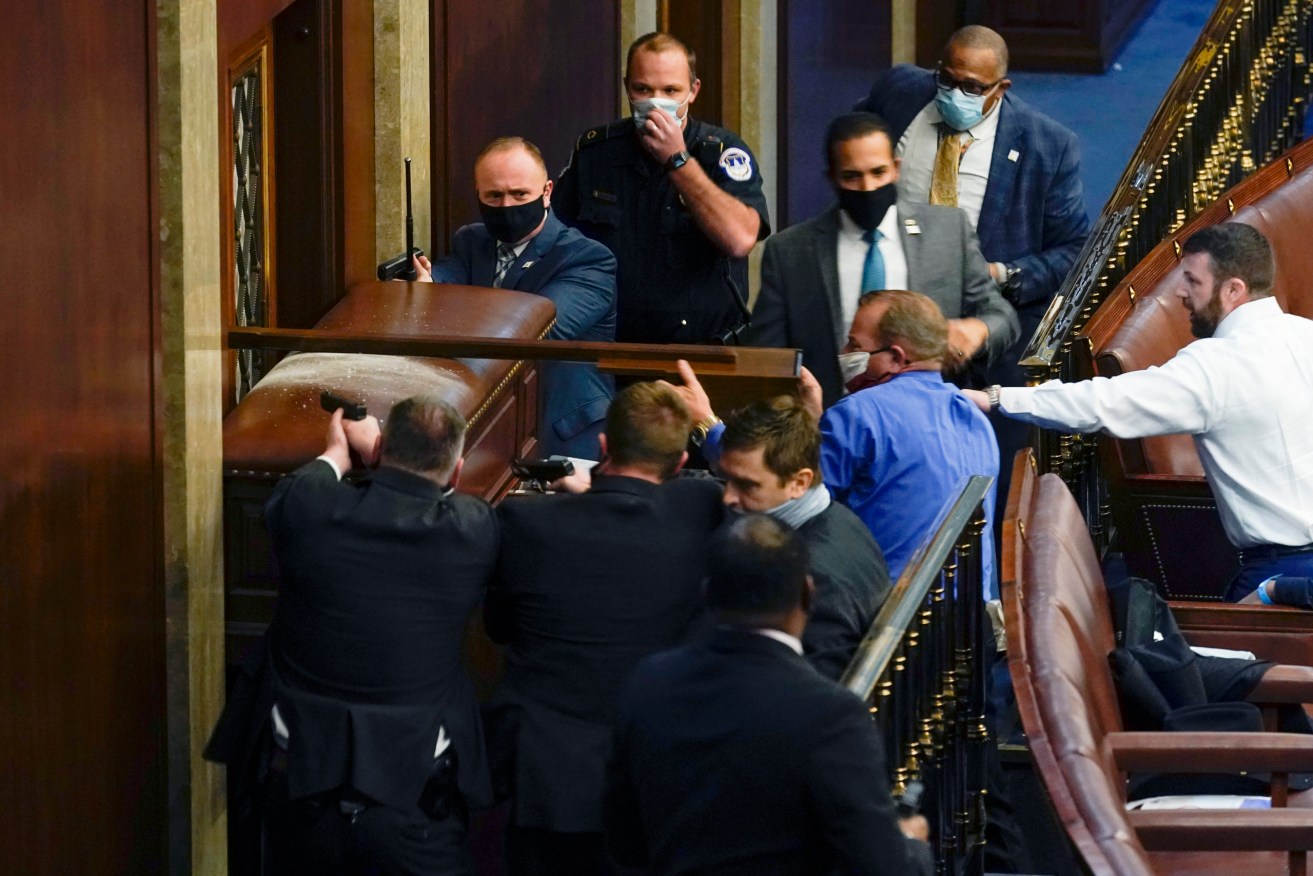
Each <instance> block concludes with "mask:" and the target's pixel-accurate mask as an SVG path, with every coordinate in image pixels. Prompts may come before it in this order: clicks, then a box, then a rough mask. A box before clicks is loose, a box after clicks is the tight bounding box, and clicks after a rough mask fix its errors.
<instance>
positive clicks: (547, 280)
mask: <svg viewBox="0 0 1313 876" xmlns="http://www.w3.org/2000/svg"><path fill="white" fill-rule="evenodd" d="M474 187H475V189H476V191H477V194H478V197H479V212H480V213H481V214H482V216H483V221H482V222H478V223H474V224H472V225H466V226H464V227H463V228H461V229H459V230H458V231H457V232H456V234H455V236H454V237H453V238H452V242H451V255H449V256H447V257H446V258H445V259H442V260H440V261H438V262H436V263H434V264H430V263H429V260H428V259H426V258H424V257H423V256H420V257H419V258H418V259H417V260H416V263H415V267H416V271H417V274H418V278H419V279H420V280H428V281H432V282H435V283H457V284H460V285H466V286H494V287H497V288H501V289H515V290H516V291H519V292H532V293H534V294H536V295H541V296H543V297H544V298H547V299H549V300H550V301H551V302H552V303H553V304H554V305H556V322H555V323H554V324H553V325H552V328H551V330H550V331H548V333H547V337H548V338H549V339H550V340H554V341H613V340H615V257H614V256H613V255H611V253H610V252H609V251H608V250H607V248H606V247H604V246H602V245H601V244H599V243H596V242H594V241H591V240H589V239H588V238H586V237H584V236H583V235H582V234H580V233H579V232H578V231H575V230H574V229H572V228H566V227H565V225H563V224H562V223H561V221H560V220H559V219H557V218H556V217H555V216H554V215H553V214H552V210H551V203H552V181H551V180H550V179H548V178H547V166H546V164H544V163H543V157H542V153H541V152H539V151H538V147H537V146H535V145H533V144H532V143H530V142H529V141H528V140H525V139H524V138H523V137H500V138H498V139H496V140H493V141H492V142H491V143H489V144H488V145H487V146H485V147H484V148H483V151H482V152H480V153H479V157H478V159H477V160H476V161H475V162H474ZM540 367H541V369H542V370H541V373H542V383H543V389H542V393H543V395H542V398H543V401H542V404H541V405H540V407H539V420H538V442H539V444H538V446H539V448H540V450H541V452H542V453H543V455H550V454H553V453H563V454H566V455H569V456H591V455H592V453H593V451H594V450H595V448H596V447H597V435H598V433H599V432H601V429H602V419H603V418H604V417H605V416H606V408H607V405H608V404H610V402H611V396H612V395H614V393H615V383H614V380H613V379H612V378H611V377H610V376H609V375H605V374H602V373H601V372H600V371H598V370H597V366H596V365H593V364H585V363H576V362H543V363H542V365H541V366H540Z"/></svg>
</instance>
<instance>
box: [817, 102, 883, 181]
mask: <svg viewBox="0 0 1313 876" xmlns="http://www.w3.org/2000/svg"><path fill="white" fill-rule="evenodd" d="M871 134H884V136H885V139H887V140H888V141H889V150H890V152H891V153H892V151H893V148H894V140H893V137H892V136H891V135H890V133H889V123H888V122H886V121H885V120H884V119H882V118H880V117H879V116H877V115H876V114H875V113H844V114H843V115H841V116H836V117H835V118H833V119H831V120H830V124H828V125H826V126H825V172H826V173H827V174H829V173H831V172H832V171H833V169H834V147H836V146H838V145H839V144H840V143H847V142H848V141H849V140H857V139H859V138H861V137H867V136H869V135H871Z"/></svg>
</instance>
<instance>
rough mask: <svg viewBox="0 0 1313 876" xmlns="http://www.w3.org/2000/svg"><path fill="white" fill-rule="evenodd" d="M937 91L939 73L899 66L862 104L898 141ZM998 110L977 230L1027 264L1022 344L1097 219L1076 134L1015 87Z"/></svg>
mask: <svg viewBox="0 0 1313 876" xmlns="http://www.w3.org/2000/svg"><path fill="white" fill-rule="evenodd" d="M935 89H936V86H935V76H934V71H932V70H924V69H922V68H920V67H915V66H913V65H911V64H899V65H897V66H895V67H893V68H891V69H890V70H888V71H886V72H885V73H884V74H882V75H881V76H880V77H879V78H878V79H876V80H875V84H874V85H873V86H872V87H871V93H870V94H869V95H868V96H867V97H866V98H865V99H864V100H862V101H861V102H859V103H858V104H857V106H856V107H855V109H859V110H866V111H868V112H873V113H876V114H877V115H880V116H883V117H884V119H885V121H887V122H888V123H889V126H890V128H891V129H892V130H891V134H892V138H893V141H894V142H895V143H897V142H898V141H899V139H901V138H902V136H903V132H904V131H906V130H907V126H908V125H909V124H911V123H912V120H913V119H914V118H916V115H917V113H919V112H920V111H921V110H922V109H923V108H924V107H925V105H926V104H927V103H929V102H930V101H932V100H934V97H935ZM998 112H999V117H998V132H997V133H996V135H995V138H994V153H993V157H992V159H991V161H990V165H989V182H988V184H987V185H986V187H985V199H984V201H983V202H982V203H981V206H980V220H979V221H978V222H977V224H976V233H977V234H978V235H979V238H980V251H981V252H982V253H984V255H985V258H986V259H988V260H989V261H991V262H1004V263H1005V264H1009V265H1014V266H1016V267H1019V268H1021V286H1020V288H1019V289H1017V290H1016V291H1015V292H1013V293H1011V294H1010V298H1011V300H1012V302H1013V304H1015V305H1016V307H1017V314H1018V316H1019V317H1020V319H1021V336H1020V344H1025V343H1027V342H1029V340H1030V337H1031V335H1033V334H1034V332H1035V328H1036V326H1038V325H1039V321H1040V319H1041V318H1043V316H1044V311H1045V309H1046V308H1047V307H1048V304H1049V301H1050V300H1051V299H1052V298H1053V295H1054V293H1056V292H1057V291H1058V287H1060V286H1061V285H1062V281H1063V280H1064V279H1065V278H1066V276H1067V274H1068V272H1070V270H1071V266H1072V265H1073V264H1074V263H1075V261H1076V257H1077V256H1078V255H1079V254H1080V250H1081V247H1082V246H1084V244H1085V238H1086V236H1087V235H1088V234H1089V231H1090V220H1089V216H1088V214H1087V213H1086V212H1085V196H1084V194H1083V193H1082V191H1081V178H1080V146H1079V144H1078V143H1077V140H1076V135H1075V134H1073V133H1072V132H1071V131H1069V130H1067V129H1066V128H1065V127H1063V126H1062V125H1060V124H1058V123H1057V122H1055V121H1054V120H1053V119H1050V118H1049V117H1048V116H1046V115H1044V114H1043V113H1040V112H1038V111H1036V110H1034V109H1032V108H1031V107H1030V106H1028V105H1027V104H1026V102H1025V101H1023V100H1022V99H1021V98H1019V97H1016V96H1015V95H1013V93H1012V92H1011V91H1008V92H1005V93H1004V95H1003V102H1002V105H1001V106H1000V107H999V108H998ZM1013 154H1015V155H1016V158H1015V160H1014V159H1013V158H1012V157H1011V156H1012V155H1013ZM1020 344H1019V345H1018V350H1017V352H1018V353H1019V352H1020ZM1012 364H1015V363H1012Z"/></svg>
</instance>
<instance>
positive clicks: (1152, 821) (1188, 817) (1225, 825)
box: [1126, 809, 1313, 852]
mask: <svg viewBox="0 0 1313 876" xmlns="http://www.w3.org/2000/svg"><path fill="white" fill-rule="evenodd" d="M1126 815H1127V820H1129V821H1130V823H1131V827H1133V828H1134V829H1135V835H1136V836H1137V837H1138V838H1139V840H1140V843H1141V844H1142V845H1143V846H1144V847H1145V848H1146V849H1150V850H1152V851H1157V852H1263V851H1281V852H1290V851H1301V850H1305V849H1313V810H1308V809H1193V810H1187V809H1159V810H1153V811H1149V812H1142V811H1137V812H1128V813H1126Z"/></svg>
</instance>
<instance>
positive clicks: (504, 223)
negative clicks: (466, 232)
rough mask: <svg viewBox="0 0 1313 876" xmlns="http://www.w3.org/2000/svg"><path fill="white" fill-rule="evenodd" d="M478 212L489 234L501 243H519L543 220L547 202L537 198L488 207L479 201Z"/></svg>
mask: <svg viewBox="0 0 1313 876" xmlns="http://www.w3.org/2000/svg"><path fill="white" fill-rule="evenodd" d="M479 213H480V214H481V215H482V216H483V226H484V227H485V228H487V229H488V233H489V234H491V235H492V236H493V237H495V238H497V239H498V240H500V241H501V242H502V243H519V242H520V241H521V240H524V238H526V237H528V236H529V232H531V231H533V230H534V229H535V228H537V227H538V223H539V222H542V221H543V216H544V215H546V213H547V202H546V201H545V200H544V199H542V198H539V199H538V200H536V201H528V202H527V203H524V204H512V205H511V206H509V207H489V206H488V205H487V204H482V203H481V204H479Z"/></svg>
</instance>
